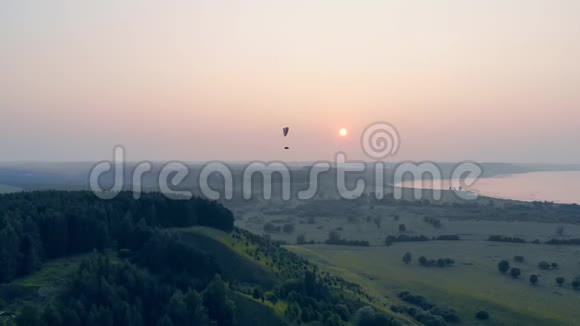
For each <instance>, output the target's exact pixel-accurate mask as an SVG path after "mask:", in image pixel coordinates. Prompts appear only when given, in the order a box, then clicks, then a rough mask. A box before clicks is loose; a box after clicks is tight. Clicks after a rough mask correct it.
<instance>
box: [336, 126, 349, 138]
mask: <svg viewBox="0 0 580 326" xmlns="http://www.w3.org/2000/svg"><path fill="white" fill-rule="evenodd" d="M338 134H339V135H340V136H341V137H346V135H348V130H346V128H342V129H340V130H339V131H338Z"/></svg>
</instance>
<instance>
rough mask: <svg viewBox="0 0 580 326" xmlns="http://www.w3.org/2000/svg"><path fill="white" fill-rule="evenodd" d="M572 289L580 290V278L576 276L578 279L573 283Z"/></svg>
mask: <svg viewBox="0 0 580 326" xmlns="http://www.w3.org/2000/svg"><path fill="white" fill-rule="evenodd" d="M572 287H573V288H574V290H578V289H580V276H576V278H575V279H574V280H573V281H572Z"/></svg>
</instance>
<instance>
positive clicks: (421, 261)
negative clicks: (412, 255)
mask: <svg viewBox="0 0 580 326" xmlns="http://www.w3.org/2000/svg"><path fill="white" fill-rule="evenodd" d="M419 264H421V266H425V265H427V258H426V257H425V256H421V257H419Z"/></svg>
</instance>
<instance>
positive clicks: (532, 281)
mask: <svg viewBox="0 0 580 326" xmlns="http://www.w3.org/2000/svg"><path fill="white" fill-rule="evenodd" d="M530 284H532V285H537V284H538V275H536V274H532V275H530Z"/></svg>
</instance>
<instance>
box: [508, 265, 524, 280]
mask: <svg viewBox="0 0 580 326" xmlns="http://www.w3.org/2000/svg"><path fill="white" fill-rule="evenodd" d="M510 275H511V277H513V278H519V277H520V275H522V271H521V270H520V269H519V268H516V267H514V268H512V269H511V270H510Z"/></svg>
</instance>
